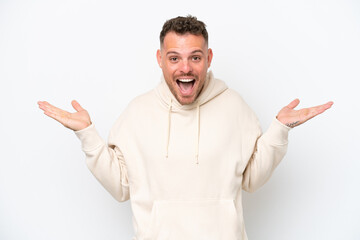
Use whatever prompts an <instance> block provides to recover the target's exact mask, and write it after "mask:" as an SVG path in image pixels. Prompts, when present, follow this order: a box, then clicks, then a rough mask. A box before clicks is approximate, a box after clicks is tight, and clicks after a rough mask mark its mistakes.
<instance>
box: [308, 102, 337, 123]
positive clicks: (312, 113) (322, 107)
mask: <svg viewBox="0 0 360 240" xmlns="http://www.w3.org/2000/svg"><path fill="white" fill-rule="evenodd" d="M332 105H333V102H328V103H325V104H322V105H319V106H315V107H311V108H304V109H301V113H302V115H303V116H304V120H305V121H307V120H309V119H311V118H313V117H315V116H317V115H319V114H321V113H323V112H324V111H325V110H327V109H329V108H330V107H331V106H332Z"/></svg>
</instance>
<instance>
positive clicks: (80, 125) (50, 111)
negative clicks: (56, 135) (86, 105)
mask: <svg viewBox="0 0 360 240" xmlns="http://www.w3.org/2000/svg"><path fill="white" fill-rule="evenodd" d="M38 104H39V108H40V109H42V110H43V111H44V114H45V115H47V116H49V117H51V118H53V119H55V120H56V121H58V122H59V123H61V124H62V125H64V126H65V127H67V128H70V129H71V130H74V131H77V130H81V129H84V128H86V127H88V126H90V125H91V119H90V116H89V114H88V112H87V111H86V110H85V109H83V108H82V107H81V106H80V104H79V103H78V102H77V101H75V100H73V101H72V102H71V105H72V106H73V108H74V109H75V110H76V112H74V113H70V112H67V111H64V110H62V109H60V108H57V107H55V106H53V105H51V104H50V103H48V102H46V101H39V102H38Z"/></svg>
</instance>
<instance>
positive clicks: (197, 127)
mask: <svg viewBox="0 0 360 240" xmlns="http://www.w3.org/2000/svg"><path fill="white" fill-rule="evenodd" d="M196 118H197V125H196V149H195V163H196V164H199V138H200V136H199V135H200V104H199V103H198V104H197V106H196Z"/></svg>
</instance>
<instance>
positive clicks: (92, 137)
mask: <svg viewBox="0 0 360 240" xmlns="http://www.w3.org/2000/svg"><path fill="white" fill-rule="evenodd" d="M74 132H75V134H76V136H77V137H78V138H79V139H80V141H81V146H82V150H83V151H84V153H85V155H86V164H87V166H88V168H89V169H90V171H91V172H92V174H93V175H94V176H95V177H96V179H97V180H98V181H99V182H100V183H101V185H102V186H103V187H104V188H105V189H106V190H107V191H108V192H109V193H110V194H111V195H112V196H113V197H114V198H115V199H116V200H118V201H119V202H123V201H126V200H129V198H130V194H129V182H128V177H127V169H126V165H125V161H124V157H123V155H122V153H121V151H120V149H119V148H118V146H116V145H115V144H114V143H111V144H108V145H107V144H106V143H105V142H104V140H103V139H102V138H101V137H100V135H99V134H98V132H97V130H96V129H95V127H94V124H91V125H90V126H88V127H87V128H85V129H82V130H79V131H74ZM109 142H112V139H111V137H109Z"/></svg>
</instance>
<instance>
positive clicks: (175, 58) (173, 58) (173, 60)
mask: <svg viewBox="0 0 360 240" xmlns="http://www.w3.org/2000/svg"><path fill="white" fill-rule="evenodd" d="M177 60H178V58H177V57H171V58H170V61H171V62H176V61H177Z"/></svg>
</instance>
